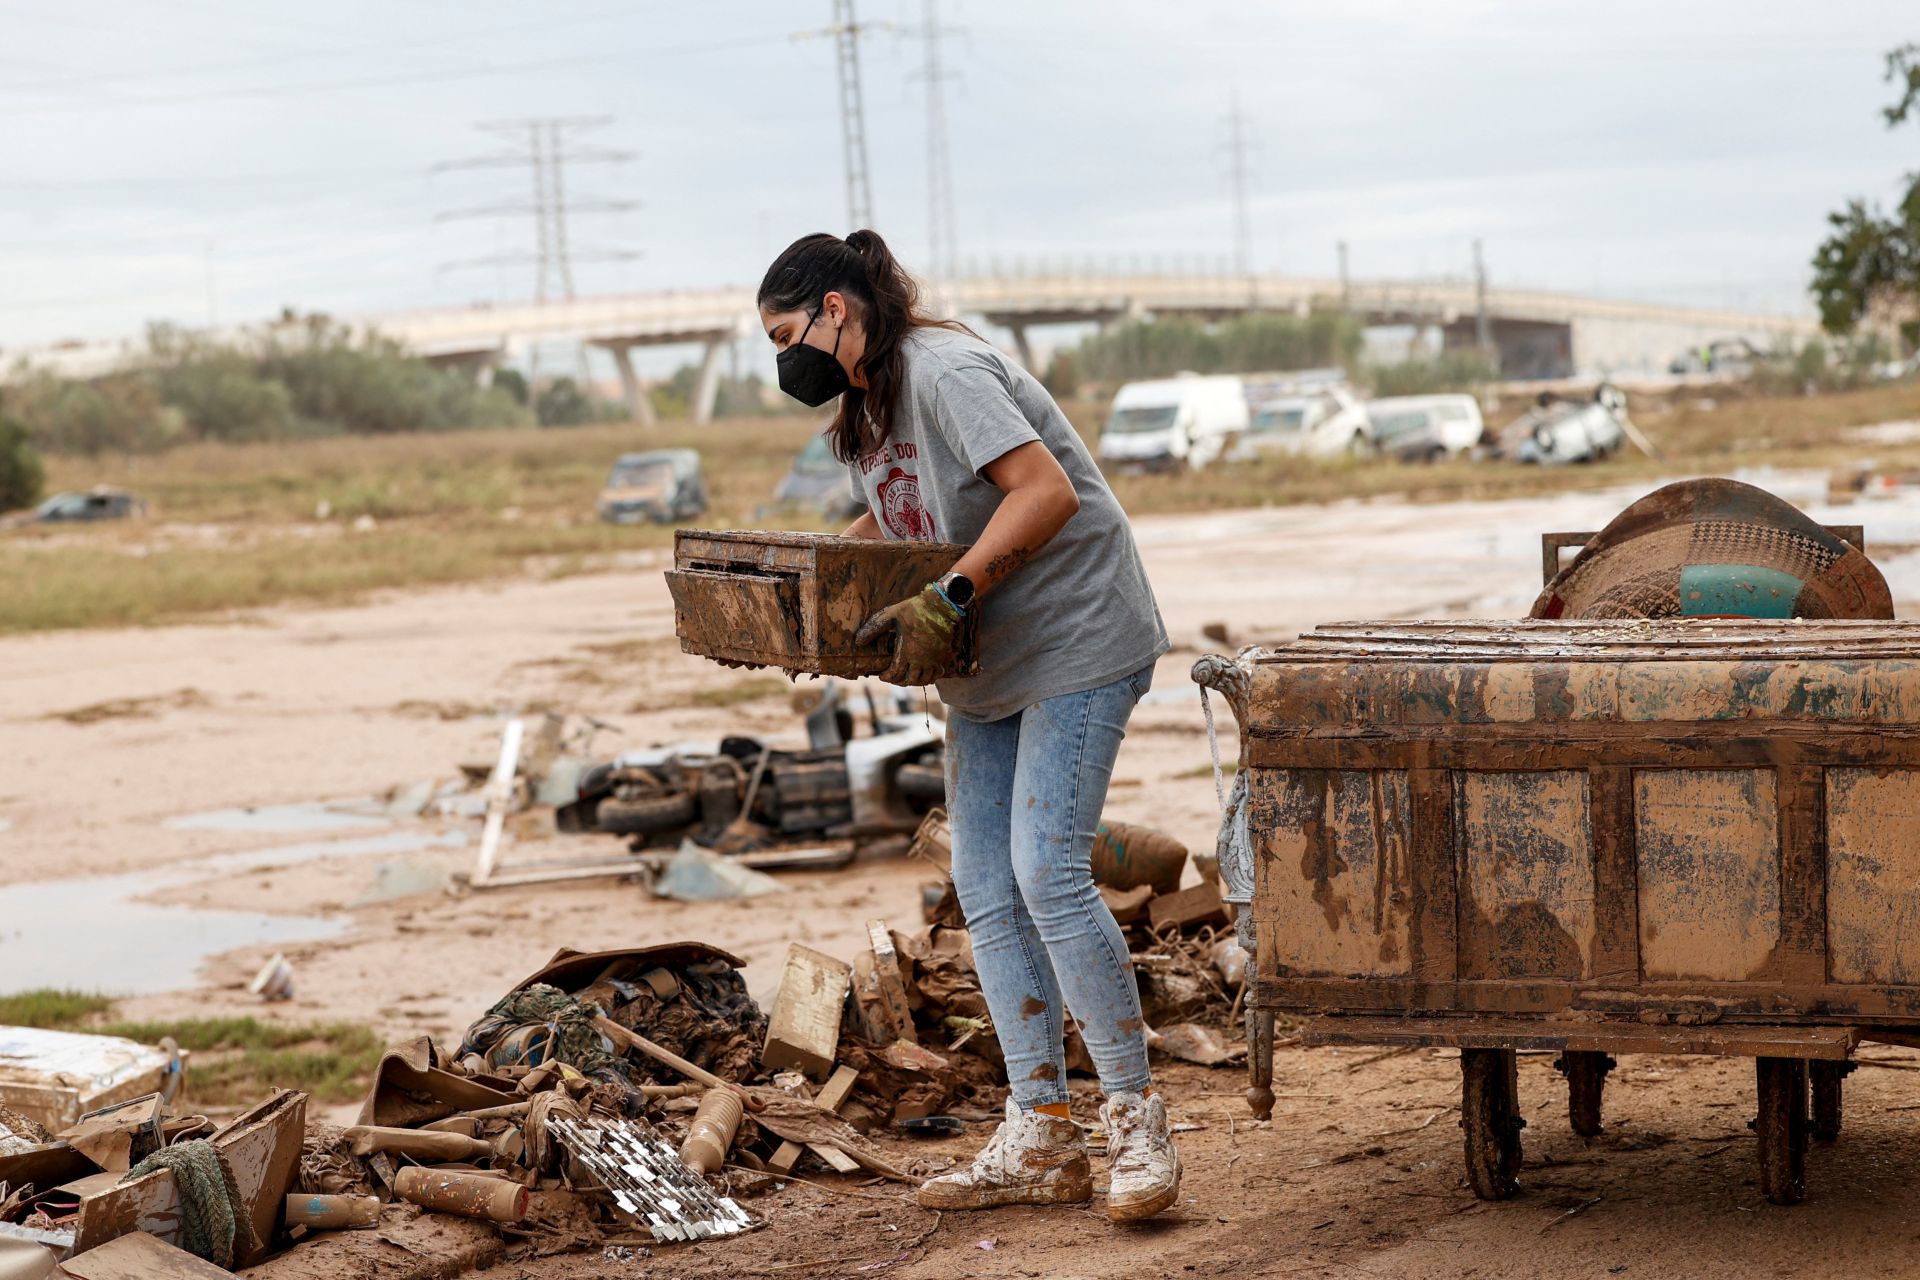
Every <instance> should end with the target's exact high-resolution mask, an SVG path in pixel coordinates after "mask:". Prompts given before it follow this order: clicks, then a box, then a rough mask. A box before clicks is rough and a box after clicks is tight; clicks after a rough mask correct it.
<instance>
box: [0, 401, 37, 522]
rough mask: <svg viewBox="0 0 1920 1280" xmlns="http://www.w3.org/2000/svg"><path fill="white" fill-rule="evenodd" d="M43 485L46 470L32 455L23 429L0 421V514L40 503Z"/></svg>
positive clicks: (17, 425)
mask: <svg viewBox="0 0 1920 1280" xmlns="http://www.w3.org/2000/svg"><path fill="white" fill-rule="evenodd" d="M46 482H47V472H46V468H45V467H43V466H41V465H40V455H39V454H38V453H35V452H34V449H33V442H32V441H31V440H29V439H28V438H27V429H26V427H25V426H23V425H21V424H20V423H18V422H15V421H14V420H13V419H11V418H0V511H12V510H14V509H15V508H17V507H30V506H32V505H33V504H34V503H36V502H38V501H40V491H41V489H42V488H43V487H44V486H45V484H46Z"/></svg>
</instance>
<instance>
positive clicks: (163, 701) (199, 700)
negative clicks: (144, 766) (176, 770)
mask: <svg viewBox="0 0 1920 1280" xmlns="http://www.w3.org/2000/svg"><path fill="white" fill-rule="evenodd" d="M206 705H207V696H206V695H205V694H203V693H201V692H200V691H199V690H198V689H175V690H174V691H173V692H172V693H163V694H159V695H157V696H155V697H151V698H109V699H107V700H106V701H105V702H95V703H90V704H88V705H87V706H84V707H74V708H73V709H72V710H70V711H55V712H52V713H51V714H49V715H48V716H47V719H49V720H65V721H66V722H67V723H68V724H98V723H100V722H101V721H102V720H151V719H152V718H153V717H155V716H157V715H159V714H160V713H161V712H162V711H169V710H179V709H182V708H186V707H204V706H206Z"/></svg>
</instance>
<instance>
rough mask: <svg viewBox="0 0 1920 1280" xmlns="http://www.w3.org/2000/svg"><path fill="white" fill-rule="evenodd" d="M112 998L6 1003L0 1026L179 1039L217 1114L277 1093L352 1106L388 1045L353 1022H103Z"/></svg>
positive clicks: (0, 1000)
mask: <svg viewBox="0 0 1920 1280" xmlns="http://www.w3.org/2000/svg"><path fill="white" fill-rule="evenodd" d="M112 1007H113V1001H112V1000H110V999H108V998H107V997H105V996H97V995H88V994H86V993H84V992H79V991H55V990H50V989H42V990H38V991H23V992H21V993H19V994H18V995H11V996H0V1026H13V1027H46V1028H51V1029H56V1030H63V1031H84V1032H89V1033H92V1034H94V1035H103V1036H124V1037H125V1038H126V1039H128V1040H137V1041H139V1042H140V1043H141V1044H158V1043H159V1042H160V1041H161V1040H163V1039H166V1038H167V1037H169V1036H171V1037H172V1038H173V1042H174V1043H175V1044H177V1045H179V1046H180V1047H181V1048H182V1049H191V1050H193V1057H192V1058H190V1059H189V1060H188V1062H187V1096H188V1098H189V1099H190V1100H191V1101H193V1102H194V1103H195V1104H198V1105H206V1106H210V1107H239V1106H249V1105H251V1104H253V1103H255V1102H258V1101H260V1099H262V1098H264V1097H266V1096H267V1094H268V1093H270V1092H271V1091H272V1090H274V1089H276V1088H281V1089H302V1090H305V1091H306V1092H308V1093H310V1094H312V1095H313V1096H314V1097H315V1098H316V1099H318V1100H319V1101H322V1102H350V1101H352V1100H353V1099H355V1098H358V1097H360V1096H361V1095H362V1094H364V1093H365V1092H366V1090H367V1085H368V1083H369V1082H370V1081H371V1080H372V1079H373V1069H374V1067H375V1065H377V1064H378V1063H379V1061H380V1055H381V1053H383V1052H384V1051H385V1045H384V1044H383V1043H382V1041H381V1040H380V1038H379V1037H378V1036H376V1035H374V1033H373V1032H372V1031H369V1030H368V1029H367V1028H365V1027H363V1026H359V1025H357V1024H354V1023H349V1022H328V1023H321V1024H318V1025H314V1026H283V1025H281V1024H279V1023H273V1022H262V1021H260V1020H259V1019H258V1018H251V1017H246V1018H188V1019H184V1020H182V1021H178V1022H102V1021H101V1020H100V1019H101V1018H102V1016H103V1015H105V1014H106V1013H108V1012H109V1011H110V1010H111V1009H112Z"/></svg>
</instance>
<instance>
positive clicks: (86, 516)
mask: <svg viewBox="0 0 1920 1280" xmlns="http://www.w3.org/2000/svg"><path fill="white" fill-rule="evenodd" d="M146 514H147V504H146V501H145V499H142V498H136V497H134V496H133V495H132V494H130V493H128V492H127V491H126V490H124V489H108V488H106V487H104V486H102V487H98V488H93V489H89V490H87V491H86V492H85V493H56V494H54V495H53V496H52V497H51V498H48V499H47V500H46V501H45V502H43V503H41V504H40V505H39V506H38V507H36V508H34V512H33V518H34V519H35V520H40V521H49V522H51V521H68V520H128V519H132V518H134V517H137V516H144V515H146Z"/></svg>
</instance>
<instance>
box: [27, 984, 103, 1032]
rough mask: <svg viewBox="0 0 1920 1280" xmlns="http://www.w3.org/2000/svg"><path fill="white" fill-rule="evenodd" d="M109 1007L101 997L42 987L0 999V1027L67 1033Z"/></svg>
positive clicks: (82, 992)
mask: <svg viewBox="0 0 1920 1280" xmlns="http://www.w3.org/2000/svg"><path fill="white" fill-rule="evenodd" d="M112 1007H113V1001H111V1000H109V999H107V998H106V997H105V996H95V995H88V994H87V993H86V992H84V991H55V990H53V989H52V988H51V987H42V988H40V989H39V990H37V991H22V992H20V993H19V994H18V995H11V996H0V1027H51V1028H54V1029H56V1030H71V1029H73V1028H75V1027H78V1026H79V1025H80V1024H81V1023H84V1022H86V1021H87V1020H88V1019H90V1018H93V1017H96V1016H98V1015H100V1014H103V1013H105V1012H106V1011H107V1010H108V1009H111V1008H112Z"/></svg>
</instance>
